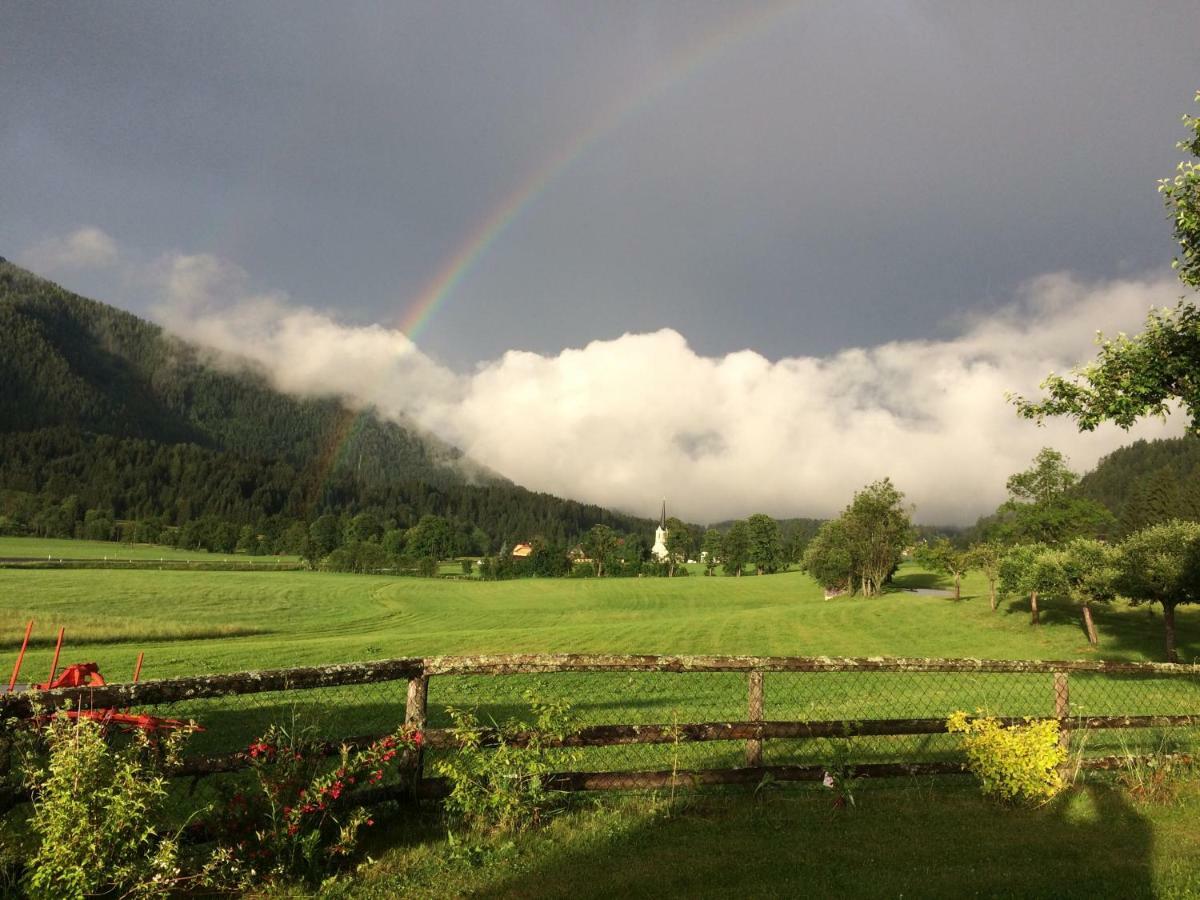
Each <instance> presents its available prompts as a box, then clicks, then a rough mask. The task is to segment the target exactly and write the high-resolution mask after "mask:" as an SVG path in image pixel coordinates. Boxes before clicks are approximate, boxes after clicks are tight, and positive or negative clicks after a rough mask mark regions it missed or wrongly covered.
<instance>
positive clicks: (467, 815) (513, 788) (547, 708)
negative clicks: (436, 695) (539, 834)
mask: <svg viewBox="0 0 1200 900" xmlns="http://www.w3.org/2000/svg"><path fill="white" fill-rule="evenodd" d="M525 699H526V701H527V702H528V703H529V705H530V707H531V709H532V711H533V714H534V724H533V726H532V727H530V726H529V725H527V724H526V723H524V722H522V721H520V720H518V719H509V720H508V721H506V722H504V723H503V724H493V727H491V728H484V727H483V726H481V725H480V723H479V720H478V718H477V717H476V716H475V714H474V713H472V712H467V711H465V710H460V709H451V710H449V713H450V717H451V719H452V720H453V721H454V735H455V737H456V738H457V740H458V742H459V750H458V752H456V753H454V754H451V755H450V756H448V757H446V758H445V759H442V760H439V761H438V762H437V764H436V766H435V768H436V770H437V772H438V774H440V775H444V776H445V777H446V778H447V779H448V780H449V781H450V786H451V790H450V795H449V796H448V797H447V798H446V814H447V815H448V816H449V817H450V819H451V821H454V822H458V823H460V824H462V825H464V826H465V827H466V828H467V829H468V830H470V831H474V832H489V831H502V832H511V831H520V830H522V829H524V828H528V827H533V826H536V825H537V824H538V823H539V822H540V820H541V818H542V816H543V815H544V814H545V813H546V812H547V811H548V810H549V809H550V807H551V806H552V804H553V803H554V801H555V800H556V799H557V798H559V797H561V796H562V793H561V792H559V791H554V790H552V789H551V788H550V786H549V785H548V783H547V777H546V776H548V775H549V774H550V773H551V772H553V771H554V765H553V763H554V761H556V760H557V762H558V763H560V764H564V763H569V762H573V761H574V760H576V759H578V753H577V752H574V751H570V750H561V749H560V750H553V746H552V745H553V744H555V743H557V742H558V741H559V740H560V739H562V738H563V737H565V736H566V735H567V733H568V732H569V730H570V725H569V721H570V720H569V718H568V709H569V707H568V706H567V704H566V703H565V702H557V703H555V702H543V701H541V700H539V699H538V698H537V697H536V696H534V695H533V694H532V693H529V692H526V694H525ZM552 751H553V752H552Z"/></svg>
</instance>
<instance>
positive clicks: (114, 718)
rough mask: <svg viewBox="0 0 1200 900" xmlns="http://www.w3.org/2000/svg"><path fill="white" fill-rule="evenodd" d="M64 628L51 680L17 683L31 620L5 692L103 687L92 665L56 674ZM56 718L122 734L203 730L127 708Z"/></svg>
mask: <svg viewBox="0 0 1200 900" xmlns="http://www.w3.org/2000/svg"><path fill="white" fill-rule="evenodd" d="M65 632H66V629H65V628H60V629H58V640H57V642H56V643H55V645H54V661H53V662H52V663H51V664H50V677H49V678H48V679H46V681H44V682H41V683H28V684H18V683H17V677H18V676H19V675H20V674H21V665H22V664H23V663H24V661H25V650H26V649H27V648H28V647H29V637H30V635H31V634H32V633H33V620H32V619H31V620H30V621H29V624H28V625H26V626H25V639H24V640H23V641H22V642H21V650H20V652H19V653H18V654H17V662H16V664H15V665H14V666H13V671H12V677H11V678H9V680H8V693H10V694H11V693H23V692H26V691H52V690H55V689H56V688H78V687H103V686H104V685H105V684H107V682H106V681H105V680H104V676H103V675H101V674H100V667H99V666H98V665H96V663H94V662H83V663H72V664H71V665H69V666H67V667H66V668H64V669H63V670H62V672H59V671H58V659H59V655H60V654H61V653H62V645H63V635H64V634H65ZM144 656H145V654H144V653H139V654H138V657H137V664H136V665H135V666H134V669H133V681H134V683H135V684H136V683H137V681H138V679H139V678H140V677H141V675H142V658H143V657H144ZM58 714H59V715H65V716H67V717H69V718H72V719H81V718H82V719H92V720H93V721H96V722H99V723H101V724H102V725H104V726H106V727H108V726H112V727H115V728H117V729H120V730H122V731H132V730H134V729H140V730H142V731H146V732H154V731H175V730H177V729H180V728H188V729H191V730H194V731H203V730H204V729H202V728H200V727H199V726H198V725H194V724H192V723H190V722H183V721H180V720H179V719H165V718H163V717H161V716H149V715H145V714H142V713H131V712H130V711H129V710H128V709H125V710H118V709H112V708H107V709H69V710H59V711H58Z"/></svg>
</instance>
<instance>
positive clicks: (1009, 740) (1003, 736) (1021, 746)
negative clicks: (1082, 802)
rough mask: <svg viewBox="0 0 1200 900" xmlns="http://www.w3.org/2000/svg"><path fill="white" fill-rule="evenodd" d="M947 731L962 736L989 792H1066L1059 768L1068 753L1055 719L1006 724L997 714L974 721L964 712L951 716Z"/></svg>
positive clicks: (1037, 796) (1018, 795) (1024, 796)
mask: <svg viewBox="0 0 1200 900" xmlns="http://www.w3.org/2000/svg"><path fill="white" fill-rule="evenodd" d="M946 730H947V731H949V732H950V733H951V734H961V735H962V745H963V750H965V751H966V754H967V765H968V766H969V767H970V769H971V771H972V772H973V773H974V774H975V776H976V777H977V778H978V779H979V781H980V783H981V785H982V786H983V792H984V793H985V794H987V795H988V796H991V797H997V798H999V799H1001V800H1007V801H1020V800H1024V801H1043V800H1049V799H1050V798H1051V797H1053V796H1054V795H1055V794H1057V793H1058V792H1059V791H1060V790H1062V788H1063V778H1062V775H1061V773H1060V772H1059V766H1061V765H1062V763H1063V760H1065V759H1066V756H1067V754H1066V750H1065V749H1063V748H1062V747H1060V746H1059V743H1058V722H1056V721H1054V720H1053V719H1047V720H1043V721H1036V720H1033V719H1026V720H1025V724H1024V725H1010V726H1008V727H1005V726H1004V725H1002V724H1001V723H1000V722H999V721H998V720H997V719H996V718H995V717H993V716H981V717H979V718H974V719H971V718H968V717H967V714H966V713H965V712H962V711H961V710H960V711H958V712H956V713H954V714H953V715H951V716H950V718H949V719H947V720H946Z"/></svg>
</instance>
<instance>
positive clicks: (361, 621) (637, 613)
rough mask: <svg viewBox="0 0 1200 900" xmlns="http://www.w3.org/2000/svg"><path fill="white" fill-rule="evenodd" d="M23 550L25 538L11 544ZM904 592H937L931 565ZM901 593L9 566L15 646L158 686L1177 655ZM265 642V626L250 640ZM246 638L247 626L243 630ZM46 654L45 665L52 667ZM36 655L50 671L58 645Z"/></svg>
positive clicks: (9, 621)
mask: <svg viewBox="0 0 1200 900" xmlns="http://www.w3.org/2000/svg"><path fill="white" fill-rule="evenodd" d="M6 540H12V539H6ZM897 582H898V584H900V585H901V586H927V585H929V584H936V583H938V582H937V579H936V578H934V576H931V575H928V574H927V573H922V572H921V571H920V570H918V569H916V568H913V567H905V568H904V569H902V570H901V573H900V575H899V576H898V579H897ZM986 588H987V586H986V583H985V582H983V580H982V579H980V578H978V577H968V578H967V579H966V581H965V583H964V591H963V598H964V599H963V600H962V601H961V602H955V601H954V600H952V599H948V598H944V597H929V596H917V595H912V594H906V593H889V594H886V595H884V596H882V597H875V598H861V597H840V598H836V599H833V600H825V599H823V596H822V592H821V590H820V588H819V587H817V585H816V584H815V583H814V582H813V581H812V580H811V579H810V578H808V577H807V576H806V575H803V574H801V573H799V572H790V573H787V574H783V575H774V576H764V577H761V578H759V577H754V576H745V577H742V578H737V579H735V578H723V577H716V578H704V577H700V576H692V577H688V578H676V579H665V578H632V579H615V578H614V579H590V578H577V579H522V580H519V581H507V582H482V581H477V580H469V581H468V580H442V579H422V578H405V577H383V576H364V575H340V574H332V573H319V572H302V571H297V572H265V573H255V572H187V571H183V572H179V571H110V570H40V571H22V570H0V654H3V653H6V652H15V649H16V646H17V644H18V643H19V641H20V637H21V633H22V629H23V626H24V623H25V621H26V620H27V619H28V618H34V619H36V620H37V626H36V633H37V634H38V635H40V636H42V637H43V638H45V637H46V635H48V634H52V632H53V630H54V629H56V628H57V627H58V626H59V625H66V626H67V635H68V647H70V646H72V645H73V644H75V645H77V644H79V643H82V642H87V643H88V644H89V648H88V656H89V658H95V659H96V660H97V661H98V662H100V664H101V667H102V669H103V668H104V667H105V666H106V665H109V664H111V665H113V666H114V668H116V669H124V668H126V667H127V664H131V654H132V652H133V648H132V647H130V646H129V645H130V644H136V645H137V649H144V650H146V651H147V654H146V665H147V667H146V674H147V675H148V676H149V677H160V678H161V677H168V676H171V675H194V674H200V673H205V672H218V671H237V670H241V669H249V668H266V667H274V666H288V665H309V664H319V663H334V662H348V661H353V660H363V659H377V658H382V657H394V656H405V655H410V654H411V655H434V654H458V653H508V652H547V653H574V652H598V653H599V652H604V653H725V654H763V655H766V654H778V655H809V654H831V655H847V656H859V655H871V654H882V655H893V656H982V657H995V658H1002V659H1087V658H1092V659H1095V658H1099V659H1117V660H1156V659H1161V658H1162V649H1161V647H1162V620H1161V616H1160V615H1159V614H1157V613H1156V612H1155V611H1153V610H1152V609H1148V608H1142V609H1133V608H1130V607H1128V606H1126V605H1124V604H1114V605H1113V606H1112V607H1104V606H1100V607H1098V608H1097V610H1096V620H1097V627H1098V629H1099V633H1100V645H1099V647H1098V648H1092V647H1090V646H1089V645H1088V643H1087V640H1086V638H1085V636H1084V634H1083V631H1082V629H1081V627H1080V625H1079V619H1078V615H1077V613H1076V612H1075V610H1073V609H1070V608H1067V607H1057V606H1055V605H1053V604H1051V603H1044V604H1043V612H1042V618H1043V624H1042V625H1041V626H1039V627H1036V628H1035V627H1032V626H1030V625H1029V617H1028V604H1027V602H1026V601H1022V600H1017V601H1013V602H1011V603H1002V604H1001V607H1000V609H999V610H997V611H996V612H992V611H990V610H989V608H988V601H987V589H986ZM1178 620H1179V623H1178V629H1179V644H1180V657H1181V658H1182V659H1183V660H1185V661H1190V660H1192V659H1195V658H1197V657H1200V610H1194V609H1193V608H1191V607H1187V606H1185V607H1181V608H1180V610H1179V613H1178ZM245 632H258V633H245ZM233 633H244V636H241V637H232V636H231V634H233ZM42 657H44V659H43V658H42ZM29 662H30V664H32V665H33V666H34V667H35V668H37V669H40V668H42V667H43V665H44V666H46V667H48V666H49V662H50V660H49V649H48V648H47V647H46V643H45V641H43V644H42V646H41V647H40V648H38V650H37V652H34V653H32V654H30V657H29Z"/></svg>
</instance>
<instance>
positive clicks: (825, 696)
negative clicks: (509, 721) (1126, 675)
mask: <svg viewBox="0 0 1200 900" xmlns="http://www.w3.org/2000/svg"><path fill="white" fill-rule="evenodd" d="M936 584H939V581H938V579H936V578H935V577H934V576H932V575H930V574H928V573H925V572H922V571H920V570H919V569H916V568H915V567H906V568H905V569H903V570H902V571H901V574H900V575H899V577H898V578H897V585H898V587H901V588H903V587H914V586H922V587H929V586H933V585H936ZM29 618H33V619H34V620H35V621H36V622H37V625H36V631H35V634H36V636H37V638H38V641H37V643H36V645H35V646H34V648H33V650H32V651H31V652H30V653H29V655H28V657H27V659H26V667H25V670H24V672H25V674H24V678H26V679H30V680H32V679H43V678H45V677H46V676H45V672H47V671H48V669H49V664H50V656H51V654H52V650H53V637H54V634H55V631H56V629H57V627H58V626H60V625H65V626H66V628H67V644H66V646H67V649H66V650H65V651H64V657H63V659H64V662H73V661H79V660H82V659H87V660H95V661H96V662H98V663H99V664H100V668H101V671H102V672H104V673H105V675H106V677H107V678H108V679H109V680H110V681H111V680H124V679H126V678H127V677H128V674H127V673H130V672H132V668H133V664H134V660H135V658H136V655H137V652H138V651H139V650H144V651H145V652H146V663H145V667H144V669H143V677H147V678H164V677H171V676H182V675H195V674H204V673H210V672H220V671H238V670H245V669H257V668H274V667H286V666H293V665H314V664H323V663H339V662H349V661H356V660H368V659H379V658H386V657H396V656H408V655H422V656H429V655H441V654H476V653H509V652H545V653H576V652H579V653H586V652H596V653H663V654H753V655H845V656H865V655H888V656H944V657H964V656H965V657H991V658H1002V659H1003V658H1008V659H1081V658H1104V659H1118V660H1146V659H1149V660H1153V659H1158V658H1160V656H1161V652H1160V649H1159V648H1160V645H1161V620H1160V618H1159V617H1158V616H1157V615H1151V614H1150V613H1149V612H1148V611H1147V610H1146V609H1140V610H1135V609H1131V608H1128V607H1126V606H1123V605H1122V606H1114V607H1112V608H1101V609H1098V610H1097V624H1098V628H1099V631H1100V636H1101V643H1100V646H1099V647H1098V648H1092V647H1090V646H1089V645H1088V643H1087V641H1086V638H1085V637H1084V634H1083V631H1082V629H1081V628H1080V625H1079V622H1078V615H1077V612H1076V611H1075V610H1073V609H1070V608H1058V607H1055V606H1054V605H1052V604H1045V608H1044V609H1043V624H1042V625H1040V626H1038V627H1032V626H1030V624H1029V620H1028V612H1027V606H1026V604H1025V603H1024V602H1021V601H1014V602H1011V603H1004V604H1002V605H1001V608H1000V609H999V610H997V611H996V612H992V611H991V610H990V609H989V606H988V601H987V595H986V583H985V582H984V581H983V580H982V579H980V578H971V579H968V580H967V582H966V585H965V590H964V598H963V600H962V601H959V602H956V601H954V600H953V599H950V598H946V597H936V596H919V595H914V594H909V593H905V592H903V591H897V592H894V593H889V594H886V595H884V596H882V597H876V598H869V599H864V598H836V599H832V600H825V599H824V598H823V593H822V591H821V590H820V589H819V588H818V587H817V585H815V584H814V583H813V581H812V580H811V579H809V578H808V577H807V576H805V575H803V574H801V573H795V572H794V573H787V574H782V575H775V576H764V577H753V576H745V577H742V578H738V579H734V578H724V577H714V578H704V577H700V576H692V577H688V578H677V579H654V578H643V579H603V580H600V579H554V580H545V579H525V580H520V581H509V582H499V583H489V582H481V581H462V580H442V579H421V578H404V577H393V578H388V577H370V576H357V575H337V574H326V573H314V572H282V573H266V572H264V573H247V572H171V571H165V572H158V571H135V572H113V571H12V570H0V623H2V625H0V629H2V630H0V648H3V652H2V653H0V665H3V664H4V663H3V660H4V659H5V656H4V655H3V653H7V654H14V653H15V651H16V646H17V644H18V643H19V640H20V637H21V632H22V628H23V625H24V622H25V621H26V620H27V619H29ZM1179 631H1180V648H1181V655H1182V657H1183V658H1184V659H1191V658H1194V657H1196V656H1197V655H1200V615H1197V614H1196V613H1194V612H1193V611H1191V610H1190V609H1187V608H1186V607H1185V608H1183V609H1182V610H1181V611H1180V615H1179ZM7 658H9V659H11V658H12V657H11V656H8V657H7ZM404 687H405V686H404V684H403V683H383V684H379V685H367V686H362V687H347V688H338V689H327V690H323V691H310V692H303V693H302V694H301V693H293V694H291V695H285V694H267V695H254V696H252V697H245V698H235V699H234V700H231V701H229V702H228V703H227V704H221V703H219V702H218V701H204V702H199V703H194V704H190V705H177V706H175V707H173V708H171V709H170V710H169V713H170V714H171V715H175V716H179V717H195V718H197V719H198V720H200V721H201V722H203V723H207V724H213V722H214V721H215V720H216V719H220V727H214V728H211V729H210V730H209V731H208V732H206V733H205V734H204V735H200V736H197V738H196V739H195V741H196V744H197V748H198V750H204V751H207V752H219V751H229V750H233V749H237V748H238V747H241V746H245V743H246V742H248V741H249V740H250V739H251V738H253V737H254V736H255V733H256V732H257V731H259V730H261V729H262V728H263V727H264V726H265V724H266V723H267V722H269V721H270V720H272V719H282V718H287V717H288V716H290V715H291V714H292V712H293V711H295V709H296V708H297V707H300V708H302V709H303V710H304V715H305V716H306V717H307V719H308V720H309V721H311V722H313V723H315V726H314V727H317V728H319V730H320V732H321V733H322V734H323V735H327V736H330V737H335V736H339V735H345V734H361V733H364V732H365V731H383V730H387V729H388V728H389V727H391V725H392V724H393V723H394V721H395V717H396V711H397V709H398V708H400V707H402V705H403V694H404ZM1135 688H1136V689H1137V690H1135ZM527 690H533V691H535V692H536V693H537V694H538V695H540V696H543V697H561V698H564V699H566V700H568V701H569V702H570V703H571V704H572V707H573V714H574V716H575V717H576V719H577V720H578V722H579V724H603V723H611V724H632V723H659V724H662V723H670V722H671V721H680V722H689V721H722V720H736V719H740V718H742V717H743V716H744V715H745V703H746V694H745V676H742V675H737V674H721V673H710V674H701V675H696V674H691V675H683V676H679V675H676V676H672V675H667V674H659V675H624V674H574V675H557V676H538V677H532V676H525V677H517V676H512V677H505V678H492V679H488V678H453V679H451V678H436V679H434V680H433V682H432V685H431V688H430V714H431V722H432V724H436V725H446V724H448V719H447V717H446V713H445V710H446V708H447V707H455V706H458V707H477V708H479V709H480V711H481V714H482V715H484V716H485V717H489V716H490V717H493V718H496V719H502V718H504V717H506V716H508V715H512V714H514V713H516V712H518V711H520V710H521V709H522V708H523V707H524V706H525V697H524V694H525V692H526V691H527ZM1073 690H1074V693H1073V700H1074V702H1075V703H1076V705H1077V707H1080V708H1083V709H1087V710H1088V711H1089V712H1090V713H1093V714H1117V713H1160V714H1170V713H1179V712H1188V711H1191V710H1192V709H1194V707H1195V705H1196V704H1197V701H1198V700H1200V698H1198V697H1197V696H1196V695H1197V690H1198V688H1197V686H1196V685H1194V684H1192V683H1190V680H1189V682H1188V683H1184V682H1180V681H1175V682H1171V683H1168V682H1166V681H1161V682H1155V683H1153V684H1148V683H1143V684H1142V685H1140V686H1139V685H1135V684H1132V683H1130V682H1129V681H1128V680H1126V681H1124V682H1121V683H1119V684H1118V683H1116V682H1107V681H1100V680H1096V679H1091V680H1087V679H1080V680H1079V681H1078V682H1077V683H1076V685H1075V687H1074V689H1073ZM766 693H767V697H768V700H767V712H766V714H767V717H768V718H776V719H843V718H879V717H883V718H908V717H938V716H943V715H945V714H947V713H948V712H949V711H952V710H953V709H955V708H963V709H967V710H974V709H977V708H980V707H989V708H995V707H996V706H998V705H999V706H1002V707H1003V708H1000V709H998V710H997V711H998V712H1000V713H1002V714H1006V715H1029V714H1042V715H1045V714H1049V713H1050V712H1051V711H1052V699H1053V694H1052V691H1051V687H1050V683H1049V678H1048V676H996V675H992V676H987V675H985V676H955V677H948V676H941V675H926V676H911V675H910V676H899V675H888V674H847V675H840V674H839V675H789V674H771V675H768V676H767V679H766ZM1120 737H1122V736H1120V735H1110V736H1109V738H1108V740H1109V743H1111V742H1112V741H1113V740H1116V739H1117V738H1120ZM1139 738H1141V739H1143V740H1146V739H1150V740H1156V739H1157V736H1152V735H1149V734H1145V733H1139ZM819 743H820V742H784V741H773V742H768V744H767V760H768V762H780V763H783V762H811V761H812V760H811V759H809V756H811V755H812V754H813V753H822V752H827V748H826V749H822V748H821V747H820V746H819ZM860 746H864V744H863V743H862V742H860ZM1097 746H1100V745H1097ZM949 747H950V744H949V739H948V738H946V737H945V736H934V737H929V738H922V739H915V738H911V737H909V738H896V739H886V738H881V739H875V740H874V742H873V743H872V750H871V753H870V758H871V759H876V760H879V761H890V760H894V759H898V758H899V759H903V758H913V757H914V753H915V751H918V750H919V751H920V752H919V753H916V754H915V755H916V758H941V757H942V756H943V755H944V752H946V751H947V750H948V748H949ZM814 748H815V749H814ZM740 752H741V748H740V747H739V746H737V745H735V744H730V743H724V744H703V745H699V744H692V745H688V746H687V747H685V748H684V752H683V753H682V754H679V756H680V757H681V758H682V762H683V763H684V764H686V765H689V766H706V765H726V764H730V761H731V760H736V758H737V756H738V754H739V753H740ZM598 754H599V755H598ZM667 754H668V749H667V748H663V747H657V748H647V747H630V748H606V749H604V750H603V751H599V750H598V751H594V752H592V751H589V755H588V756H587V758H586V759H585V760H584V764H585V765H595V766H596V767H599V768H605V767H613V768H643V767H651V768H652V767H658V766H663V765H669V763H670V760H668V758H667ZM601 756H602V759H601V758H600V757H601ZM862 761H867V760H866V759H864V760H862Z"/></svg>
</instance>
